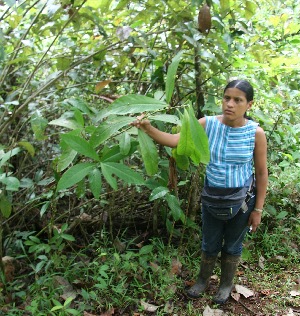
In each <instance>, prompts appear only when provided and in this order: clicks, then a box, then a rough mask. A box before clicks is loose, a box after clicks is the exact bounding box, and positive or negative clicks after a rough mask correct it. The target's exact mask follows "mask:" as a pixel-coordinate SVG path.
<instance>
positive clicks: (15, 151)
mask: <svg viewBox="0 0 300 316" xmlns="http://www.w3.org/2000/svg"><path fill="white" fill-rule="evenodd" d="M20 151H21V149H20V148H19V147H16V148H14V149H12V150H9V151H8V152H6V153H5V154H4V155H3V156H0V168H1V167H2V166H3V165H4V164H5V163H6V162H7V161H8V160H9V159H10V158H11V157H13V156H15V155H17V154H18V153H19V152H20Z"/></svg>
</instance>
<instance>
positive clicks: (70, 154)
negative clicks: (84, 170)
mask: <svg viewBox="0 0 300 316" xmlns="http://www.w3.org/2000/svg"><path fill="white" fill-rule="evenodd" d="M76 155H77V151H76V150H73V149H71V148H67V149H66V150H64V152H63V153H62V155H61V156H60V157H59V158H58V162H57V167H56V168H57V171H58V172H61V171H63V170H65V169H66V168H68V167H69V166H70V164H71V163H72V162H73V160H74V158H75V157H76Z"/></svg>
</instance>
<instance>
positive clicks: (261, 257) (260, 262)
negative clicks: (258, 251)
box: [258, 256, 266, 269]
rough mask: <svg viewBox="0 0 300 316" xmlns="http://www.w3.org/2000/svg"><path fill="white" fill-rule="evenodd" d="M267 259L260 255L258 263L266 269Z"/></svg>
mask: <svg viewBox="0 0 300 316" xmlns="http://www.w3.org/2000/svg"><path fill="white" fill-rule="evenodd" d="M265 261H266V259H265V258H264V257H263V256H260V257H259V260H258V265H259V267H260V268H261V269H264V268H265V265H264V262H265Z"/></svg>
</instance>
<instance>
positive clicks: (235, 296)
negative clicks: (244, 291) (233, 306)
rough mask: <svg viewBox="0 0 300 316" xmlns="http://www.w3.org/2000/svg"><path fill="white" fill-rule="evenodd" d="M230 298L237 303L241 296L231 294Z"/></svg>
mask: <svg viewBox="0 0 300 316" xmlns="http://www.w3.org/2000/svg"><path fill="white" fill-rule="evenodd" d="M231 297H232V298H233V299H234V300H235V301H236V302H238V301H239V300H240V298H241V294H240V293H235V292H234V293H231Z"/></svg>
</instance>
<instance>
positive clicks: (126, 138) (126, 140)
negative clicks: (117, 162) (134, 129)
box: [119, 132, 131, 156]
mask: <svg viewBox="0 0 300 316" xmlns="http://www.w3.org/2000/svg"><path fill="white" fill-rule="evenodd" d="M119 146H120V153H121V154H122V155H124V156H126V155H127V154H128V153H129V151H130V148H131V140H130V135H129V134H128V133H127V132H124V133H123V134H122V135H121V139H120V142H119Z"/></svg>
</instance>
